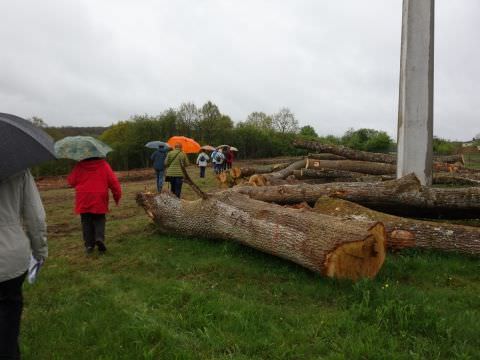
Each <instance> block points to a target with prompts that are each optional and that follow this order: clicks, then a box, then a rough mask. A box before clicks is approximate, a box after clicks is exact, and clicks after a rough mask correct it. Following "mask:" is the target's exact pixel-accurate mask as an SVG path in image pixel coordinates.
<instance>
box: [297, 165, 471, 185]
mask: <svg viewBox="0 0 480 360" xmlns="http://www.w3.org/2000/svg"><path fill="white" fill-rule="evenodd" d="M293 175H294V176H295V178H296V179H299V180H306V179H324V180H328V181H325V182H341V181H343V182H347V181H364V182H373V181H387V180H394V176H391V175H380V176H374V175H372V176H369V175H365V174H362V173H358V172H353V171H345V170H336V169H322V168H320V169H300V170H295V171H294V172H293ZM433 184H435V185H455V186H480V180H476V179H469V178H468V177H464V176H459V175H457V174H452V173H435V174H433Z"/></svg>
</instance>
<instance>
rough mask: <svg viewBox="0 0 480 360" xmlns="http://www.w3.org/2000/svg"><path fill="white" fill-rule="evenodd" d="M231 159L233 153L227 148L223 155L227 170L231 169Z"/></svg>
mask: <svg viewBox="0 0 480 360" xmlns="http://www.w3.org/2000/svg"><path fill="white" fill-rule="evenodd" d="M233 158H234V156H233V151H232V150H231V149H230V148H229V149H228V150H227V153H226V154H225V163H226V164H227V169H231V168H232V164H233Z"/></svg>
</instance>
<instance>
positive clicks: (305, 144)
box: [293, 140, 396, 164]
mask: <svg viewBox="0 0 480 360" xmlns="http://www.w3.org/2000/svg"><path fill="white" fill-rule="evenodd" d="M293 145H294V146H296V147H299V148H302V149H308V150H314V151H317V152H322V153H330V154H335V155H338V156H342V157H344V158H347V159H352V160H359V161H370V162H380V163H386V164H394V163H395V162H396V158H395V156H393V155H390V154H381V153H372V152H368V151H360V150H353V149H350V148H348V147H346V146H342V145H328V144H322V143H320V142H318V141H307V140H295V141H294V142H293Z"/></svg>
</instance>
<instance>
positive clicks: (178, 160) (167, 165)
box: [150, 144, 235, 197]
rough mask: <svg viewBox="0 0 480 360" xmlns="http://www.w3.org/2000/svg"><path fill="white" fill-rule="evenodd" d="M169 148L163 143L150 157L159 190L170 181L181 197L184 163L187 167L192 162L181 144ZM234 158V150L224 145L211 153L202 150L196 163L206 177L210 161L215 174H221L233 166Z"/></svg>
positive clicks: (176, 193) (202, 176) (174, 190)
mask: <svg viewBox="0 0 480 360" xmlns="http://www.w3.org/2000/svg"><path fill="white" fill-rule="evenodd" d="M169 150H170V149H169V147H168V146H165V145H163V144H161V145H159V147H158V149H157V150H155V152H154V153H153V154H152V155H151V157H150V159H151V160H152V163H153V168H154V169H155V172H156V176H157V191H158V192H161V191H162V188H163V184H164V182H165V181H168V182H170V189H171V191H172V193H174V194H175V195H176V196H178V197H180V194H181V192H182V184H183V177H184V174H183V170H182V165H183V167H186V166H188V165H189V164H190V163H189V161H188V157H187V156H186V154H185V153H184V152H183V151H182V145H181V144H176V145H175V149H174V150H172V151H169ZM234 158H235V156H234V152H233V151H232V150H231V149H230V148H229V147H224V148H220V149H215V150H214V151H212V153H211V154H210V155H208V153H207V151H205V150H202V151H201V152H200V153H199V154H198V156H197V160H196V162H195V163H196V164H197V166H198V167H199V169H200V177H201V178H204V177H205V172H206V169H207V167H208V164H209V162H210V161H211V163H212V165H213V171H214V172H215V174H220V173H221V172H222V171H225V170H227V169H231V168H232V164H233V160H234Z"/></svg>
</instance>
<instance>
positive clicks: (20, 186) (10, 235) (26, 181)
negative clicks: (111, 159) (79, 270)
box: [0, 144, 234, 359]
mask: <svg viewBox="0 0 480 360" xmlns="http://www.w3.org/2000/svg"><path fill="white" fill-rule="evenodd" d="M168 150H169V149H168V148H167V147H166V146H160V147H159V148H158V149H157V150H156V151H155V152H154V153H153V154H152V156H151V158H152V161H153V166H154V168H155V170H156V173H157V190H158V191H159V192H160V191H161V190H162V187H163V183H164V179H165V180H166V181H169V182H170V184H171V191H172V192H173V193H174V194H175V195H176V196H177V197H179V198H180V194H181V191H182V184H183V177H184V167H186V166H187V165H188V164H189V161H188V157H187V155H186V154H185V153H184V152H183V151H182V145H181V144H176V145H175V146H174V149H173V150H172V151H168ZM233 158H234V156H233V152H232V151H231V150H230V149H228V148H226V149H219V150H215V151H213V152H212V153H211V155H210V156H209V155H208V154H207V153H206V152H205V151H202V152H201V153H200V154H199V155H198V157H197V161H196V164H197V165H198V166H199V168H200V177H204V176H205V169H206V167H207V166H208V163H209V161H210V160H211V162H212V164H213V166H214V171H215V173H217V174H218V173H220V172H222V171H224V170H225V169H228V168H231V166H232V162H233ZM164 175H165V177H164ZM67 181H68V184H69V185H70V186H71V187H73V188H75V212H76V213H77V214H79V215H80V219H81V226H82V234H83V242H84V247H85V253H86V254H91V253H92V252H94V250H95V248H97V249H98V252H99V253H100V254H104V253H105V252H106V251H107V247H106V245H105V222H106V217H105V214H106V213H107V212H108V211H109V192H111V193H112V195H113V199H114V201H115V203H116V204H117V205H119V203H120V199H121V197H122V188H121V186H120V183H119V181H118V179H117V177H116V175H115V173H114V172H113V170H112V168H111V167H110V165H109V164H108V162H107V161H106V160H105V159H104V158H98V157H95V158H88V159H84V160H81V161H79V162H78V163H77V164H76V165H75V167H74V168H73V170H72V172H71V173H70V174H69V176H68V178H67ZM0 204H1V206H0V359H4V358H5V359H17V358H20V352H19V346H18V336H19V332H20V319H21V314H22V309H23V296H22V285H23V282H24V280H25V277H26V276H27V273H28V268H29V266H30V263H31V261H32V257H33V260H34V261H36V262H37V263H38V264H43V262H44V261H45V259H46V258H47V255H48V247H47V238H46V234H47V231H46V228H47V227H46V219H45V210H44V208H43V205H42V201H41V198H40V195H39V192H38V189H37V187H36V185H35V181H34V179H33V176H32V175H31V173H30V171H29V170H28V169H26V170H24V171H21V172H20V173H18V174H15V175H13V176H10V177H7V178H6V179H2V180H0Z"/></svg>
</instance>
